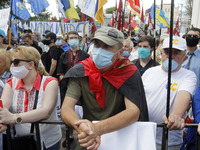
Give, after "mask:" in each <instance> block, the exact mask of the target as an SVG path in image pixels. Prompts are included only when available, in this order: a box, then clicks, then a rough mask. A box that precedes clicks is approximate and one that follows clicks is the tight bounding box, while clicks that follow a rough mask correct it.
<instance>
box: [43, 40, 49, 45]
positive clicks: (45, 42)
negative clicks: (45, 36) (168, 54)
mask: <svg viewBox="0 0 200 150" xmlns="http://www.w3.org/2000/svg"><path fill="white" fill-rule="evenodd" d="M42 43H43V44H44V45H50V44H51V40H43V41H42Z"/></svg>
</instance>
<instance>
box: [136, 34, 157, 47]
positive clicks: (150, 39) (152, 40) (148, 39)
mask: <svg viewBox="0 0 200 150" xmlns="http://www.w3.org/2000/svg"><path fill="white" fill-rule="evenodd" d="M144 41H147V42H149V45H150V47H151V48H153V47H154V38H153V37H151V36H148V35H145V36H143V37H141V38H140V39H139V41H138V44H139V43H141V42H144Z"/></svg>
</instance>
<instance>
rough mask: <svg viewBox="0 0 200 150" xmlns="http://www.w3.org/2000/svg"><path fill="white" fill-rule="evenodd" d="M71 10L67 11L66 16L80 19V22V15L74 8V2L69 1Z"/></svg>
mask: <svg viewBox="0 0 200 150" xmlns="http://www.w3.org/2000/svg"><path fill="white" fill-rule="evenodd" d="M69 3H70V8H69V9H67V10H66V11H65V15H66V16H68V17H69V18H70V19H78V20H80V18H79V16H78V13H77V12H76V10H75V8H74V1H73V0H69Z"/></svg>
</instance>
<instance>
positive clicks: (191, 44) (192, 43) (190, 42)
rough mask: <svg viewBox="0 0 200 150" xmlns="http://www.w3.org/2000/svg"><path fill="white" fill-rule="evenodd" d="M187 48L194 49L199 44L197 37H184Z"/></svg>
mask: <svg viewBox="0 0 200 150" xmlns="http://www.w3.org/2000/svg"><path fill="white" fill-rule="evenodd" d="M186 42H187V46H189V47H195V46H197V44H198V43H199V38H198V37H186Z"/></svg>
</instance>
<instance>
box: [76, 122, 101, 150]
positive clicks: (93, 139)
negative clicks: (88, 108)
mask: <svg viewBox="0 0 200 150" xmlns="http://www.w3.org/2000/svg"><path fill="white" fill-rule="evenodd" d="M75 125H76V126H78V128H79V134H78V138H79V143H80V145H81V146H82V147H85V148H87V150H97V148H98V147H99V145H100V143H101V137H100V136H99V135H97V133H96V132H95V124H94V123H92V122H90V121H89V120H86V119H85V120H79V121H78V122H76V123H75Z"/></svg>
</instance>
